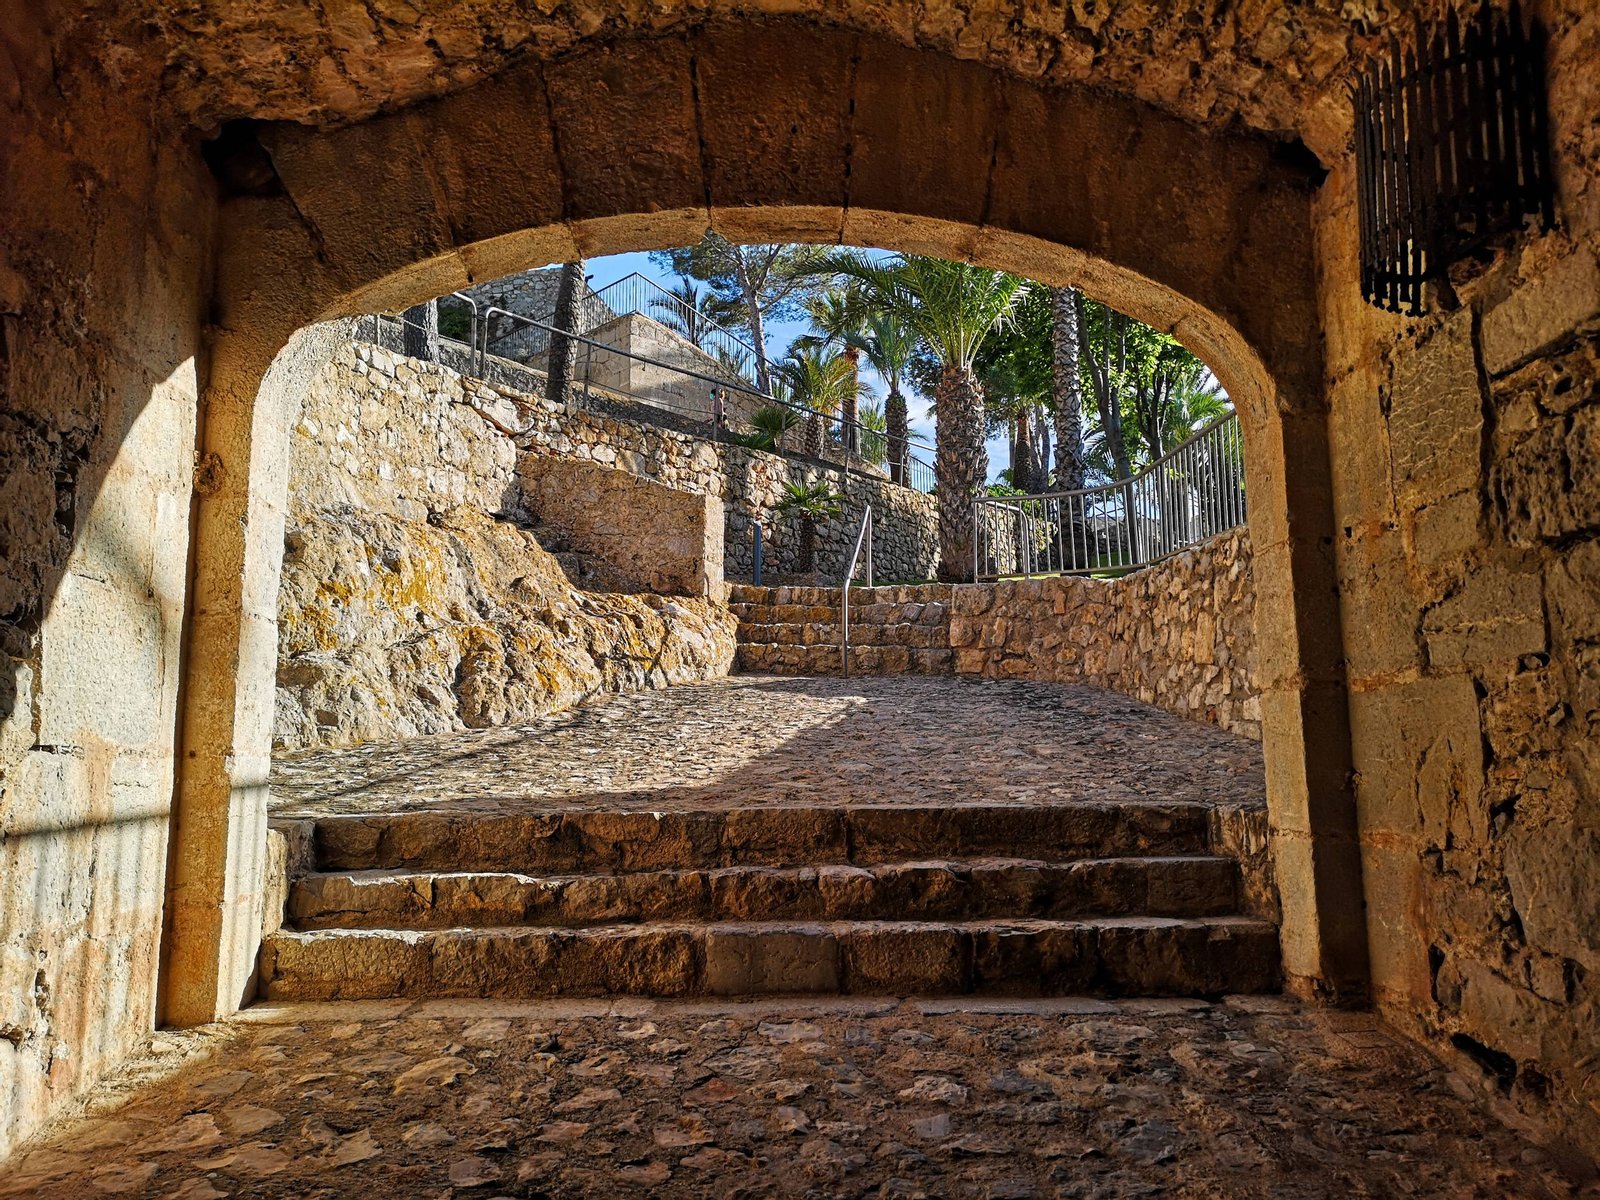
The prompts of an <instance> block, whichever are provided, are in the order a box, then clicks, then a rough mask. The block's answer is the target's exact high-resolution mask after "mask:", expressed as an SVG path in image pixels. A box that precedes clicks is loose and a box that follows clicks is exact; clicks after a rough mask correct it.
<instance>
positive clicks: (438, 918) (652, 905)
mask: <svg viewBox="0 0 1600 1200" xmlns="http://www.w3.org/2000/svg"><path fill="white" fill-rule="evenodd" d="M1237 904H1238V864H1237V863H1236V862H1234V860H1232V859H1230V858H1225V857H1221V856H1216V855H1172V856H1157V855H1146V856H1139V857H1123V858H1081V859H1076V860H1072V861H1068V862H1051V861H1045V860H1039V859H1023V858H998V857H988V858H971V859H943V860H941V859H930V860H921V861H906V862H892V863H880V864H875V865H872V866H869V867H857V866H843V865H836V866H821V867H813V866H795V867H765V866H737V867H715V868H710V869H696V870H658V871H639V872H623V873H606V874H561V875H534V874H525V873H521V872H504V871H473V870H458V871H403V870H402V871H385V870H367V871H348V872H322V873H312V874H308V875H304V876H302V877H301V878H300V879H298V880H296V882H295V884H294V887H293V889H292V891H291V893H290V897H289V910H288V911H289V917H290V920H291V921H292V923H293V924H294V925H295V926H296V927H297V928H300V929H327V928H346V929H348V928H365V929H372V928H406V929H416V928H428V929H442V928H453V927H466V926H475V927H484V926H496V925H550V926H564V927H575V926H580V925H598V924H605V923H610V922H620V921H668V920H696V921H738V920H757V919H764V920H795V919H802V920H873V919H894V920H956V919H961V918H974V919H975V918H990V917H999V918H1006V917H1044V918H1051V919H1062V918H1069V917H1085V916H1132V915H1140V914H1144V915H1149V916H1162V917H1201V916H1220V915H1223V914H1225V913H1228V912H1232V911H1234V910H1235V909H1236V908H1237Z"/></svg>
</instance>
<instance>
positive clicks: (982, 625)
mask: <svg viewBox="0 0 1600 1200" xmlns="http://www.w3.org/2000/svg"><path fill="white" fill-rule="evenodd" d="M766 593H770V595H768V594H766ZM850 594H851V606H850V630H851V633H850V638H851V644H852V646H854V647H856V648H857V657H855V658H852V660H851V661H852V663H853V664H854V665H855V666H856V667H857V668H858V669H860V670H864V671H881V672H886V673H896V672H904V671H915V672H919V673H938V674H944V673H949V672H951V671H954V672H955V673H957V674H962V675H979V676H983V677H985V678H989V679H1032V680H1040V681H1044V682H1049V683H1077V684H1088V685H1091V686H1094V687H1100V688H1107V689H1109V690H1111V691H1116V692H1121V693H1123V694H1124V695H1127V696H1133V697H1135V698H1136V699H1139V700H1143V701H1144V702H1145V703H1147V704H1154V705H1157V706H1159V707H1161V708H1164V709H1166V710H1167V711H1168V712H1171V713H1176V714H1177V715H1179V716H1182V717H1188V718H1190V719H1192V720H1197V721H1204V722H1207V723H1209V724H1213V725H1217V726H1220V727H1221V728H1223V729H1226V730H1229V731H1230V732H1233V733H1237V734H1240V735H1242V736H1244V737H1248V738H1253V739H1256V740H1260V738H1261V701H1260V697H1259V694H1258V692H1257V686H1256V680H1255V664H1256V649H1255V626H1254V616H1255V585H1254V581H1253V578H1252V573H1251V569H1250V536H1249V534H1248V533H1247V532H1246V531H1245V530H1243V529H1236V530H1233V531H1232V532H1229V533H1224V534H1219V535H1218V536H1217V537H1215V538H1213V539H1212V540H1211V541H1209V542H1206V543H1205V544H1204V545H1201V546H1197V547H1195V548H1194V549H1192V550H1188V551H1185V552H1184V553H1183V554H1179V555H1175V556H1174V557H1172V558H1170V559H1168V560H1166V561H1165V562H1162V563H1158V564H1156V565H1155V566H1153V567H1149V568H1146V569H1145V570H1143V571H1138V572H1135V573H1134V574H1131V575H1125V576H1123V577H1122V578H1120V579H1079V578H1075V577H1063V578H1054V579H1035V580H1022V579H1019V580H1004V581H1002V582H999V583H964V584H959V585H956V586H955V587H954V588H952V587H951V586H950V585H948V584H923V585H921V586H916V587H878V588H855V589H852V590H851V593H850ZM735 598H736V599H740V598H744V599H747V600H753V601H754V602H755V603H757V604H776V605H779V606H780V608H779V609H778V619H780V620H782V621H783V622H786V623H791V624H793V623H799V622H802V621H803V622H804V625H803V627H802V628H800V629H799V630H798V632H797V635H796V636H793V637H791V638H789V640H786V641H784V642H781V643H775V642H772V641H770V640H769V641H763V639H767V638H771V637H773V636H776V635H775V634H774V633H773V632H772V631H770V630H765V629H763V628H762V626H763V625H764V624H765V622H766V621H767V620H768V619H769V618H767V617H763V616H751V617H748V618H747V620H748V621H749V622H750V626H748V627H747V629H748V633H747V635H746V636H745V638H744V643H745V644H742V645H741V647H740V652H739V653H740V663H741V665H742V666H743V667H744V668H745V669H747V670H761V669H770V670H775V671H780V672H781V671H806V670H811V669H816V668H818V667H821V668H822V669H825V670H832V669H834V668H835V667H836V666H837V648H838V641H839V627H838V619H839V618H838V609H837V605H838V601H839V592H838V589H837V588H831V589H830V588H813V587H777V588H771V589H765V591H764V590H763V589H760V588H756V589H742V590H739V591H736V592H735ZM785 632H786V633H787V631H785ZM1264 848H1265V843H1264V840H1263V841H1262V843H1261V844H1260V845H1258V846H1256V848H1255V849H1256V851H1257V852H1260V851H1262V850H1264Z"/></svg>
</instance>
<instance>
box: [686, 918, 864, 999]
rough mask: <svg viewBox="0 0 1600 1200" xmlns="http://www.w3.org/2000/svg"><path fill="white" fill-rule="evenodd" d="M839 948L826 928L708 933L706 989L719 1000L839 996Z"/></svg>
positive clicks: (733, 930)
mask: <svg viewBox="0 0 1600 1200" xmlns="http://www.w3.org/2000/svg"><path fill="white" fill-rule="evenodd" d="M839 986H840V965H839V944H838V941H837V939H835V938H834V936H833V935H832V934H831V933H829V932H827V931H826V930H825V929H824V928H823V927H821V926H817V927H815V928H800V929H785V930H781V931H767V930H754V929H740V928H738V927H731V928H726V929H712V930H709V931H708V932H707V933H706V966H705V987H706V990H707V991H708V992H710V993H712V994H713V995H719V996H738V995H754V994H758V993H763V992H765V993H771V992H837V991H838V990H839Z"/></svg>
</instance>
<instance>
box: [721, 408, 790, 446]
mask: <svg viewBox="0 0 1600 1200" xmlns="http://www.w3.org/2000/svg"><path fill="white" fill-rule="evenodd" d="M799 424H800V414H799V413H798V412H796V411H795V410H794V409H792V408H784V407H783V406H782V405H780V404H768V405H764V406H763V407H761V408H758V409H756V411H755V412H753V413H751V414H750V425H751V431H750V432H749V433H745V434H738V435H736V436H735V437H734V440H735V441H736V442H739V443H740V444H741V445H745V446H749V447H750V448H751V449H753V450H774V449H776V448H777V446H778V443H779V442H780V441H782V439H783V436H784V435H785V434H786V433H788V432H789V431H790V430H791V429H793V428H794V427H795V426H797V425H799Z"/></svg>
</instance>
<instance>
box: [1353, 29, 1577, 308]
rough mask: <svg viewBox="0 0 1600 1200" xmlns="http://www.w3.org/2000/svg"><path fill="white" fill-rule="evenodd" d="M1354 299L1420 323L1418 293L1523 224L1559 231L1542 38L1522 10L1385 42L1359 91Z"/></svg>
mask: <svg viewBox="0 0 1600 1200" xmlns="http://www.w3.org/2000/svg"><path fill="white" fill-rule="evenodd" d="M1353 99H1354V103H1355V118H1356V179H1357V189H1358V192H1359V208H1360V216H1361V293H1362V295H1363V296H1364V297H1365V298H1366V299H1367V300H1368V301H1370V302H1371V303H1372V304H1374V305H1376V306H1378V307H1379V308H1385V309H1388V310H1389V311H1391V312H1404V313H1408V314H1411V315H1419V314H1421V312H1422V311H1423V307H1422V300H1423V285H1424V284H1426V283H1427V282H1429V281H1430V280H1431V281H1433V282H1435V283H1438V284H1440V285H1442V286H1443V287H1445V288H1448V286H1449V279H1448V276H1447V274H1446V271H1447V268H1448V267H1449V265H1450V264H1451V263H1453V262H1456V261H1458V260H1459V259H1460V258H1462V257H1463V256H1465V255H1466V254H1468V253H1470V252H1471V251H1473V250H1476V249H1479V248H1481V247H1483V246H1484V245H1486V244H1487V243H1488V242H1490V241H1491V240H1492V239H1494V238H1496V237H1498V236H1499V235H1501V234H1504V233H1508V232H1510V231H1513V230H1517V229H1521V228H1524V227H1525V226H1526V224H1527V222H1528V218H1529V217H1530V216H1532V217H1536V218H1537V219H1538V220H1539V222H1540V224H1541V226H1542V227H1543V228H1546V229H1548V228H1550V227H1551V226H1552V225H1553V224H1554V223H1555V206H1554V193H1553V189H1552V185H1551V175H1550V162H1549V150H1548V138H1549V135H1548V129H1547V115H1546V109H1545V87H1544V34H1543V31H1542V30H1541V29H1540V28H1539V26H1538V23H1537V22H1532V23H1526V24H1525V23H1524V21H1523V17H1522V13H1521V9H1520V6H1519V5H1518V4H1517V3H1516V0H1513V2H1512V4H1511V6H1510V8H1509V10H1503V11H1502V10H1496V9H1495V8H1493V7H1492V6H1491V5H1490V4H1489V3H1488V2H1487V0H1485V3H1484V4H1483V6H1482V7H1481V8H1479V9H1478V10H1477V11H1476V12H1474V13H1473V14H1472V15H1470V16H1468V17H1467V18H1466V19H1465V20H1464V21H1463V20H1462V19H1461V18H1459V17H1458V16H1457V14H1456V12H1455V11H1454V10H1453V9H1452V10H1451V11H1450V12H1449V13H1448V15H1447V16H1446V17H1445V20H1444V21H1443V22H1442V23H1441V24H1439V25H1437V26H1435V27H1434V28H1432V29H1431V30H1430V29H1425V28H1424V27H1423V24H1422V21H1421V19H1420V18H1419V19H1418V22H1417V27H1416V34H1415V38H1414V44H1413V45H1411V46H1408V47H1404V48H1402V46H1401V44H1400V42H1399V40H1398V39H1396V38H1391V39H1390V43H1389V48H1388V53H1387V55H1380V56H1379V57H1377V58H1376V60H1375V61H1374V62H1373V63H1372V65H1371V66H1370V67H1369V68H1368V70H1367V71H1366V72H1365V73H1363V74H1362V75H1361V76H1360V77H1359V78H1358V79H1357V81H1356V83H1355V85H1354V96H1353Z"/></svg>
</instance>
